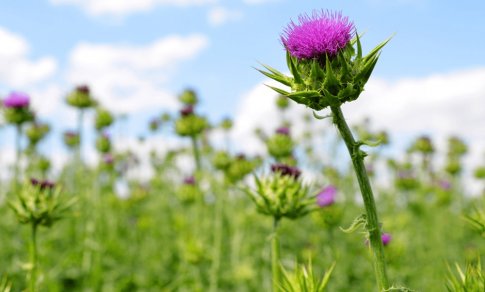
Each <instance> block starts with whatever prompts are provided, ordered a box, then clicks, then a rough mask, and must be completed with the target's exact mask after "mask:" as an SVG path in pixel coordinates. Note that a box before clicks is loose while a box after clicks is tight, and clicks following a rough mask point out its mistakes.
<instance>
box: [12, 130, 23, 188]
mask: <svg viewBox="0 0 485 292" xmlns="http://www.w3.org/2000/svg"><path fill="white" fill-rule="evenodd" d="M15 129H16V136H15V169H14V180H15V181H14V186H15V191H16V192H17V191H18V184H19V175H20V159H21V158H22V157H21V155H22V152H21V149H20V139H21V138H22V125H21V124H17V125H16V127H15Z"/></svg>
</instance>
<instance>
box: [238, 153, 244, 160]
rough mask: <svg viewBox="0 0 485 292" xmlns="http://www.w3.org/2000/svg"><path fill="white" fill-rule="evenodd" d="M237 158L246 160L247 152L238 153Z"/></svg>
mask: <svg viewBox="0 0 485 292" xmlns="http://www.w3.org/2000/svg"><path fill="white" fill-rule="evenodd" d="M236 159H237V160H246V154H244V153H239V154H238V155H236Z"/></svg>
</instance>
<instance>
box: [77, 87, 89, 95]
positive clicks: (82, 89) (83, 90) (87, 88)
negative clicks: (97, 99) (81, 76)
mask: <svg viewBox="0 0 485 292" xmlns="http://www.w3.org/2000/svg"><path fill="white" fill-rule="evenodd" d="M76 91H77V92H80V93H84V94H89V93H90V92H91V90H90V89H89V86H87V85H79V86H77V87H76Z"/></svg>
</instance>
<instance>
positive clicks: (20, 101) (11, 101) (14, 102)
mask: <svg viewBox="0 0 485 292" xmlns="http://www.w3.org/2000/svg"><path fill="white" fill-rule="evenodd" d="M29 103H30V98H29V96H28V95H27V94H25V93H22V92H12V93H10V95H9V96H7V98H5V99H4V100H3V105H4V106H5V107H6V108H25V107H28V106H29Z"/></svg>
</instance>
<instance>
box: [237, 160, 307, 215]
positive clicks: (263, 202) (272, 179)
mask: <svg viewBox="0 0 485 292" xmlns="http://www.w3.org/2000/svg"><path fill="white" fill-rule="evenodd" d="M271 171H272V172H273V174H272V175H268V176H266V177H263V178H261V179H259V178H258V177H256V176H255V183H256V189H255V190H251V189H249V188H246V189H245V192H246V194H247V195H248V196H249V197H250V198H251V200H252V201H253V202H254V203H255V205H256V208H257V210H258V212H260V213H262V214H265V215H270V216H273V218H275V220H277V221H278V220H279V219H281V218H284V217H286V218H289V219H296V218H300V217H302V216H304V215H306V214H308V213H310V212H311V211H313V210H315V209H316V208H315V196H309V191H308V189H309V187H308V186H307V185H305V184H304V183H303V182H302V180H301V179H299V176H300V174H301V172H300V170H299V169H298V168H296V167H291V166H288V165H285V164H274V165H272V166H271Z"/></svg>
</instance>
